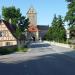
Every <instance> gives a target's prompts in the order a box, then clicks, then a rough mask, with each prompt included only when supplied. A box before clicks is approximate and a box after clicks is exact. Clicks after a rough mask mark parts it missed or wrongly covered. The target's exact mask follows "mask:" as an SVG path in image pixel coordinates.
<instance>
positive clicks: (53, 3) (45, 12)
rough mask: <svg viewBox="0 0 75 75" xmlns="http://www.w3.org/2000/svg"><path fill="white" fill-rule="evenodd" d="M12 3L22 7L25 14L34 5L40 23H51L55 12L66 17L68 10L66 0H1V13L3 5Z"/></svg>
mask: <svg viewBox="0 0 75 75" xmlns="http://www.w3.org/2000/svg"><path fill="white" fill-rule="evenodd" d="M12 5H13V6H15V7H16V8H20V10H21V13H22V14H23V15H24V16H26V13H27V11H28V9H29V8H30V7H31V6H33V7H34V8H35V9H36V11H37V24H38V25H51V22H52V20H53V17H54V14H56V15H57V16H58V15H62V16H63V17H64V16H65V15H66V12H67V2H65V0H0V14H1V9H2V6H7V7H8V6H12Z"/></svg>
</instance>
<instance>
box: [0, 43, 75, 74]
mask: <svg viewBox="0 0 75 75" xmlns="http://www.w3.org/2000/svg"><path fill="white" fill-rule="evenodd" d="M68 53H71V52H70V49H67V48H63V47H58V46H53V45H49V44H48V43H44V42H36V43H31V44H30V45H29V51H28V52H26V53H14V54H10V55H5V56H0V75H75V59H74V58H71V57H69V56H67V55H66V54H68Z"/></svg>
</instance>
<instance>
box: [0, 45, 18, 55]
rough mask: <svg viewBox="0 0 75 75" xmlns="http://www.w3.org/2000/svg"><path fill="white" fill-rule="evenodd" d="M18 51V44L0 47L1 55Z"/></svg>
mask: <svg viewBox="0 0 75 75" xmlns="http://www.w3.org/2000/svg"><path fill="white" fill-rule="evenodd" d="M15 51H17V46H7V47H0V55H5V54H10V53H13V52H15Z"/></svg>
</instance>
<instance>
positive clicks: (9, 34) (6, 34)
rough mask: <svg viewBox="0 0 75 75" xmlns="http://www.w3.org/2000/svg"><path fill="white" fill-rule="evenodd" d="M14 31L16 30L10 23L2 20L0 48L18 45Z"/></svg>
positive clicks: (0, 22)
mask: <svg viewBox="0 0 75 75" xmlns="http://www.w3.org/2000/svg"><path fill="white" fill-rule="evenodd" d="M13 31H14V29H13V28H12V26H11V25H10V24H9V23H8V22H6V21H4V20H0V47H2V46H12V45H17V39H16V38H15V36H14V35H13Z"/></svg>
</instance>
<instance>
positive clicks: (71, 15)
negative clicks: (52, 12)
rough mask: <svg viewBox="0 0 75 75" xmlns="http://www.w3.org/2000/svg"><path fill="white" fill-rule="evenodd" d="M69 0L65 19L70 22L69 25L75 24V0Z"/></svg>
mask: <svg viewBox="0 0 75 75" xmlns="http://www.w3.org/2000/svg"><path fill="white" fill-rule="evenodd" d="M66 1H67V2H68V11H67V13H66V16H65V21H67V22H68V23H69V26H72V27H73V26H74V25H75V0H66Z"/></svg>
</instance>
